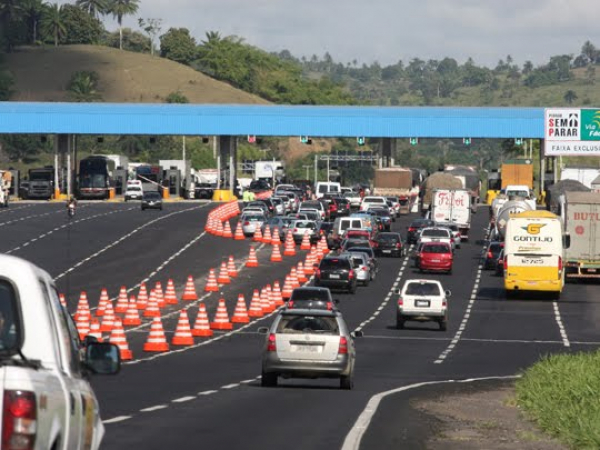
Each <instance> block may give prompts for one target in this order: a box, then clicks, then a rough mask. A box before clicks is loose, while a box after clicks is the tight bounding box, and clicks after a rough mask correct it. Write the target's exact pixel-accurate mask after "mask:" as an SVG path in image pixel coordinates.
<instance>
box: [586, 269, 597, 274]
mask: <svg viewBox="0 0 600 450" xmlns="http://www.w3.org/2000/svg"><path fill="white" fill-rule="evenodd" d="M587 271H588V272H590V273H595V272H596V269H588V270H587Z"/></svg>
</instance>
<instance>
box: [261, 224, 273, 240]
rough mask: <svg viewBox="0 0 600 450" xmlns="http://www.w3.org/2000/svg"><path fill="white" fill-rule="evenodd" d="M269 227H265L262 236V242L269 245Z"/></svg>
mask: <svg viewBox="0 0 600 450" xmlns="http://www.w3.org/2000/svg"><path fill="white" fill-rule="evenodd" d="M271 239H272V237H271V227H270V226H269V225H266V226H265V234H264V235H263V238H262V241H263V242H264V243H265V244H270V243H271Z"/></svg>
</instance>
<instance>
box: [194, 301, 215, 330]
mask: <svg viewBox="0 0 600 450" xmlns="http://www.w3.org/2000/svg"><path fill="white" fill-rule="evenodd" d="M192 335H193V336H197V337H211V336H212V335H213V331H212V330H211V329H210V323H209V322H208V314H207V313H206V307H205V306H204V303H200V305H198V315H197V316H196V321H195V322H194V329H193V330H192Z"/></svg>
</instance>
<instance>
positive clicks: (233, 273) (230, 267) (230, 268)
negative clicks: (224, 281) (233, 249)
mask: <svg viewBox="0 0 600 450" xmlns="http://www.w3.org/2000/svg"><path fill="white" fill-rule="evenodd" d="M227 274H228V275H229V277H230V278H235V277H237V276H238V270H237V267H236V266H235V261H234V260H233V256H231V255H230V256H229V259H228V260H227Z"/></svg>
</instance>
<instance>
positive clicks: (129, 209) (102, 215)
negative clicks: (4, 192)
mask: <svg viewBox="0 0 600 450" xmlns="http://www.w3.org/2000/svg"><path fill="white" fill-rule="evenodd" d="M133 209H135V208H128V209H119V210H115V211H109V212H105V213H101V214H95V215H93V216H89V217H85V218H83V219H78V220H75V221H73V222H71V223H65V224H64V225H61V226H60V227H56V228H54V229H52V230H50V231H47V232H45V233H44V234H40V235H39V236H38V237H36V238H33V239H30V240H29V241H27V242H25V243H23V244H21V245H20V246H18V247H15V248H13V249H12V250H9V251H7V252H6V253H7V254H10V253H13V252H16V251H19V250H21V249H22V248H23V247H27V246H28V245H29V244H33V243H34V242H37V241H39V240H40V239H43V238H45V237H47V236H50V235H51V234H52V233H55V232H57V231H59V230H62V229H64V228H66V227H68V226H72V225H75V224H78V223H81V222H85V221H86V220H92V219H96V218H98V217H104V216H108V215H110V214H115V213H120V212H125V211H131V210H133Z"/></svg>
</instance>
